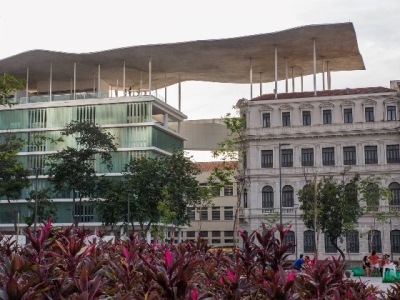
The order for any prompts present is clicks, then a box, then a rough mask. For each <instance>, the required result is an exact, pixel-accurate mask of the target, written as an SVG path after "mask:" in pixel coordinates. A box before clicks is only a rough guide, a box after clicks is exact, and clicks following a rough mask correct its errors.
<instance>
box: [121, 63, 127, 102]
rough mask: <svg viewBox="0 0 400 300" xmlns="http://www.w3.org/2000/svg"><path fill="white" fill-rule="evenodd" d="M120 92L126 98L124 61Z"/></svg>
mask: <svg viewBox="0 0 400 300" xmlns="http://www.w3.org/2000/svg"><path fill="white" fill-rule="evenodd" d="M122 90H123V93H124V97H126V87H125V61H124V66H123V68H122Z"/></svg>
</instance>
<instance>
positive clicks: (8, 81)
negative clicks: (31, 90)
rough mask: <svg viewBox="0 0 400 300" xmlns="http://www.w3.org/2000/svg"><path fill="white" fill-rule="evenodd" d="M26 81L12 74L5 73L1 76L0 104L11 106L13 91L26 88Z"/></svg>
mask: <svg viewBox="0 0 400 300" xmlns="http://www.w3.org/2000/svg"><path fill="white" fill-rule="evenodd" d="M24 85H25V81H24V80H19V79H17V78H15V77H14V76H13V75H12V74H8V73H5V74H3V76H2V78H0V105H8V106H11V105H12V104H13V103H11V102H10V99H9V97H10V95H11V93H13V92H15V91H18V90H23V89H24V88H25V86H24Z"/></svg>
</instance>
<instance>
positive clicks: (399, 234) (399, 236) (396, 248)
mask: <svg viewBox="0 0 400 300" xmlns="http://www.w3.org/2000/svg"><path fill="white" fill-rule="evenodd" d="M390 247H391V249H392V251H391V252H392V253H400V230H392V231H391V232H390Z"/></svg>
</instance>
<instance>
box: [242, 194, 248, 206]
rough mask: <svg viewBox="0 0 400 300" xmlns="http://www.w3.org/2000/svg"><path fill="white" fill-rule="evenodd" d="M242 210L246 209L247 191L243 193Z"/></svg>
mask: <svg viewBox="0 0 400 300" xmlns="http://www.w3.org/2000/svg"><path fill="white" fill-rule="evenodd" d="M243 208H247V191H246V190H244V192H243Z"/></svg>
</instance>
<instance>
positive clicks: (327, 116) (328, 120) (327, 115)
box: [322, 109, 332, 124]
mask: <svg viewBox="0 0 400 300" xmlns="http://www.w3.org/2000/svg"><path fill="white" fill-rule="evenodd" d="M322 122H323V124H332V111H331V110H330V109H324V110H323V111H322Z"/></svg>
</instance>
